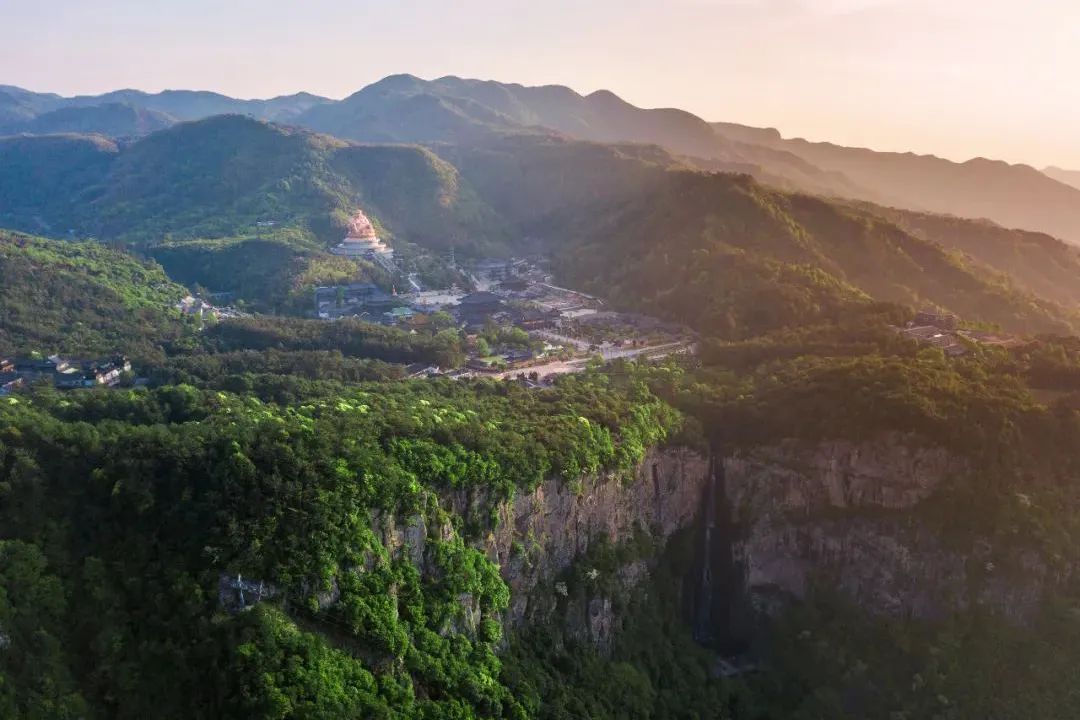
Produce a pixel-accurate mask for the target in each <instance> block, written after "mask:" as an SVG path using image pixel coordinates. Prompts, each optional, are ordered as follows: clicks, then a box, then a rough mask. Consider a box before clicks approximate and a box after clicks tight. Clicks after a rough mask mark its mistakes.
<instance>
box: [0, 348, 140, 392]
mask: <svg viewBox="0 0 1080 720" xmlns="http://www.w3.org/2000/svg"><path fill="white" fill-rule="evenodd" d="M13 365H14V368H15V371H14V372H15V375H16V376H17V378H18V380H19V382H18V383H15V384H14V385H13V386H12V387H20V386H22V385H23V384H25V383H28V382H35V381H37V380H40V379H41V378H48V379H50V380H52V383H53V385H54V386H55V387H57V388H60V389H63V390H71V389H75V388H90V387H96V386H99V385H103V386H106V387H112V386H115V385H117V384H119V383H120V379H121V377H122V376H123V374H124V373H127V372H131V362H130V361H129V360H128V359H127V358H126V357H124V356H123V355H117V356H115V357H112V358H109V359H107V360H84V361H71V360H65V359H63V358H61V357H60V356H58V355H52V356H50V357H48V358H46V359H44V360H42V359H39V358H28V359H20V360H16V361H14V363H13ZM2 377H8V376H7V375H4V376H2Z"/></svg>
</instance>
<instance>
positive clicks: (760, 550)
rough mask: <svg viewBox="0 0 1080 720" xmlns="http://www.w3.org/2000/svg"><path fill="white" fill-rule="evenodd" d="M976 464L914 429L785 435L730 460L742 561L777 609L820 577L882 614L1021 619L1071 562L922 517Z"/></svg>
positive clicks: (760, 597) (754, 587) (729, 490)
mask: <svg viewBox="0 0 1080 720" xmlns="http://www.w3.org/2000/svg"><path fill="white" fill-rule="evenodd" d="M971 472H972V468H971V464H970V463H969V462H968V461H967V460H966V459H964V458H963V457H960V456H958V455H955V454H953V453H950V452H949V451H947V450H945V449H943V448H941V447H936V446H934V445H932V444H930V443H927V442H926V441H925V440H922V439H920V438H917V437H915V436H911V435H901V434H886V435H882V436H881V437H879V438H877V439H876V440H874V441H872V442H866V443H859V444H855V443H850V442H825V443H803V442H796V441H788V442H783V443H780V444H777V445H773V446H768V447H760V448H756V449H754V450H752V451H749V452H743V453H739V454H736V455H734V456H732V457H729V458H727V459H726V460H725V461H724V483H725V493H726V497H727V500H728V503H729V504H730V507H731V512H732V514H733V517H734V519H735V521H736V523H737V525H738V528H739V532H738V539H737V540H736V542H735V543H734V545H733V548H732V552H733V555H734V560H735V562H736V564H737V565H739V566H740V567H741V569H742V571H743V577H744V578H745V589H746V591H747V593H748V594H749V596H750V598H751V600H752V602H753V603H754V604H755V606H756V607H757V608H758V609H760V610H763V611H765V612H771V611H774V610H775V609H777V607H778V606H779V605H781V604H783V603H784V602H785V601H787V600H790V599H798V598H802V597H804V596H805V595H806V593H807V592H808V590H809V586H810V584H811V582H813V581H815V580H817V581H820V582H822V583H823V584H825V585H826V586H827V587H829V588H830V589H832V590H836V591H839V592H840V593H842V594H843V595H845V596H847V597H849V598H850V599H853V600H854V601H856V602H858V603H859V604H860V605H862V606H864V607H866V608H868V609H870V610H871V611H874V612H880V613H886V614H893V615H903V616H913V617H920V618H937V617H942V616H944V615H946V614H948V613H951V612H954V611H957V610H962V609H966V608H970V607H972V606H977V605H981V606H986V607H989V608H992V609H993V610H995V611H997V612H1001V613H1003V614H1005V615H1006V616H1009V617H1011V618H1012V619H1014V620H1015V621H1017V622H1024V621H1026V620H1027V619H1029V618H1030V617H1031V616H1032V615H1033V613H1034V612H1035V611H1036V610H1037V608H1038V604H1039V602H1040V601H1041V599H1042V597H1043V594H1044V592H1045V591H1046V590H1047V589H1048V588H1049V587H1052V586H1054V585H1057V584H1059V583H1061V582H1063V581H1064V580H1065V579H1066V578H1067V577H1068V575H1069V574H1070V571H1069V569H1068V568H1060V567H1054V566H1053V565H1052V564H1051V563H1049V562H1048V561H1047V560H1046V559H1045V558H1043V557H1042V556H1041V555H1040V554H1039V553H1038V552H1036V551H1035V550H1034V549H1031V548H1024V547H1020V546H1016V545H1012V544H1010V545H1009V546H1003V545H1001V544H1000V543H995V542H994V541H992V540H991V539H989V538H986V537H979V536H964V535H963V534H953V535H951V536H950V537H949V538H948V539H947V540H946V539H945V538H944V537H943V533H942V532H941V528H940V526H939V525H936V524H935V523H932V522H926V516H925V514H924V513H923V512H922V509H923V508H924V507H925V505H922V503H924V502H926V501H928V502H933V496H934V493H935V491H937V490H940V489H942V488H943V487H945V486H946V484H947V483H948V482H949V481H950V480H955V479H959V478H962V477H964V476H966V475H968V474H969V473H971Z"/></svg>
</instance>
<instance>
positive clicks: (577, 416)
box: [0, 376, 680, 718]
mask: <svg viewBox="0 0 1080 720" xmlns="http://www.w3.org/2000/svg"><path fill="white" fill-rule="evenodd" d="M679 424H680V419H679V416H678V414H677V413H675V412H674V411H672V410H671V409H670V408H668V407H667V406H666V405H664V404H663V403H661V402H659V401H658V400H657V399H655V398H654V397H652V396H650V395H649V394H648V392H647V391H646V390H644V388H642V387H641V386H640V385H639V384H627V383H624V382H621V381H618V380H617V379H611V378H607V377H605V376H590V377H581V378H573V379H567V381H566V382H564V383H561V384H560V386H559V387H558V388H557V389H553V390H546V391H542V392H529V391H526V390H524V389H522V388H518V387H516V386H514V385H504V384H496V383H471V384H470V383H460V382H458V383H455V382H450V381H447V382H434V383H432V382H412V383H387V384H373V385H364V386H361V387H359V388H352V389H348V390H342V391H341V392H339V393H337V394H336V395H334V396H332V397H324V398H312V399H309V400H307V401H305V402H303V403H302V404H299V405H292V406H279V405H275V404H269V403H263V402H260V401H258V400H256V399H254V398H252V397H241V396H236V395H231V394H228V393H224V392H219V391H202V390H198V389H196V388H194V387H191V386H183V385H180V386H168V387H163V388H160V389H158V390H155V391H114V392H87V393H78V394H69V395H56V394H53V393H45V392H42V393H37V394H34V395H29V396H20V397H18V398H12V399H8V400H5V401H4V402H3V403H0V427H2V428H3V429H2V431H0V518H2V521H3V522H2V527H3V532H2V536H0V537H2V538H3V539H4V540H3V543H2V544H0V590H2V591H3V592H0V631H2V632H3V633H4V637H5V638H9V639H10V640H11V641H12V644H11V645H10V646H9V645H6V644H5V646H4V647H2V648H0V703H3V704H2V705H0V708H5V709H8V708H14V711H13V712H12V713H10V714H11V716H13V717H78V716H89V717H112V718H129V717H130V718H142V717H147V716H148V715H153V716H154V717H161V718H170V717H177V718H180V717H183V718H190V717H238V718H239V717H245V718H247V717H266V718H271V717H274V718H286V717H290V718H300V717H326V718H330V717H335V718H336V717H387V718H392V717H403V718H404V717H425V718H452V717H453V718H457V717H489V718H502V717H511V718H518V717H522V718H523V717H528V713H527V710H526V708H524V707H523V706H522V705H521V703H520V701H519V699H518V698H517V697H515V695H514V694H513V693H512V692H511V691H510V689H509V688H508V687H507V686H506V685H505V684H504V683H503V681H502V680H501V670H500V667H501V662H500V660H499V659H498V657H497V656H496V654H495V648H496V645H497V643H498V642H499V641H500V638H501V635H502V631H501V628H500V623H499V614H498V613H499V611H500V610H501V609H502V608H504V607H505V606H506V603H507V602H508V598H509V596H508V590H507V588H506V586H505V585H504V584H503V581H502V580H501V579H500V577H499V573H498V568H497V567H496V566H495V565H494V564H492V562H491V561H490V560H489V559H488V558H487V557H486V556H485V555H484V554H483V553H482V552H480V551H479V550H477V549H475V547H474V546H473V545H472V544H471V543H472V541H474V540H477V539H479V538H480V537H482V534H483V532H484V529H483V528H484V527H485V526H487V525H488V524H489V523H490V522H492V521H493V515H492V514H491V513H490V512H487V511H483V510H481V512H480V513H479V515H477V516H476V517H471V516H463V515H459V514H456V513H455V512H454V511H453V509H452V502H451V499H452V497H453V495H454V494H455V493H467V494H471V495H475V496H476V497H477V498H482V497H487V498H489V499H488V500H487V502H488V503H494V502H496V501H498V500H499V499H501V498H507V497H509V496H511V495H512V494H513V493H515V492H516V491H518V490H519V489H528V488H530V487H533V486H535V485H536V484H537V483H539V482H541V481H542V480H543V479H545V478H547V477H552V476H555V477H562V478H565V479H568V480H569V479H575V478H578V477H579V476H580V475H582V474H584V473H595V472H598V471H600V470H602V469H604V468H608V469H611V470H613V471H628V470H630V469H632V468H633V467H635V466H636V464H637V463H638V462H640V460H641V459H642V457H643V455H644V452H645V449H646V448H647V447H649V446H652V445H654V444H656V443H658V442H662V441H663V440H664V438H665V437H666V436H667V435H668V434H670V433H673V432H675V431H676V430H677V429H678V427H679ZM481 507H483V506H481ZM394 518H397V519H398V521H399V522H400V523H401V524H402V526H406V525H412V524H417V523H418V525H417V526H418V527H419V528H420V530H419V532H420V533H422V536H423V535H426V542H425V545H426V550H425V551H424V552H423V555H422V557H416V556H414V555H413V554H411V552H410V550H409V548H408V547H401V546H400V545H399V544H397V543H396V542H395V541H394V540H393V533H392V532H390V531H391V530H392V526H393V524H394V522H395V521H394ZM388 532H390V534H387V533H388ZM466 541H468V542H466ZM238 575H241V576H242V577H243V578H245V579H247V580H248V581H249V582H251V583H254V585H249V586H248V587H247V590H246V593H247V596H248V602H254V601H256V600H257V599H258V598H259V591H258V589H257V588H259V587H260V586H261V587H263V588H264V589H266V591H267V594H269V595H270V596H271V597H269V598H267V599H265V600H264V601H263V602H262V603H260V604H259V605H258V607H257V608H255V609H253V610H250V611H248V612H243V613H239V614H230V613H228V612H226V611H225V607H224V606H223V605H222V602H221V600H219V593H224V594H225V595H226V596H228V595H229V594H230V593H233V594H235V592H234V591H232V590H229V589H228V582H229V579H230V578H236V577H237V576H238ZM32 583H38V584H40V585H41V587H42V589H41V591H40V593H38V594H40V595H42V598H43V602H37V601H35V600H34V597H36V595H31V596H27V595H24V594H23V593H24V592H25V591H26V589H27V588H31V587H35V585H33V584H32ZM16 584H17V585H18V586H19V587H21V588H22V590H21V591H20V592H19V593H9V594H7V595H5V592H7V591H8V589H9V588H11V587H13V586H15V585H16ZM34 592H35V593H37V592H38V591H37V590H35V591H34ZM31 637H36V638H39V640H37V641H35V642H33V643H31V642H29V638H31ZM50 638H52V639H50ZM31 649H33V653H34V654H32V655H31V654H28V653H29V652H30V651H31ZM31 679H32V680H31Z"/></svg>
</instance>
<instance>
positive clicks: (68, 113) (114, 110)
mask: <svg viewBox="0 0 1080 720" xmlns="http://www.w3.org/2000/svg"><path fill="white" fill-rule="evenodd" d="M175 122H176V119H175V118H173V117H172V116H170V115H167V114H165V113H163V112H160V111H158V110H149V109H146V108H141V107H137V106H133V105H125V104H123V103H105V104H102V105H90V106H87V107H64V108H59V109H57V110H51V111H49V112H46V113H42V114H41V115H37V116H35V117H33V118H28V119H24V120H23V121H22V122H11V123H7V124H0V130H3V131H4V132H7V133H12V134H14V133H29V134H32V135H53V134H58V133H95V134H100V135H106V136H109V137H116V138H124V137H136V136H141V135H149V134H150V133H152V132H156V131H158V130H163V129H165V128H167V127H169V126H170V125H172V124H174V123H175Z"/></svg>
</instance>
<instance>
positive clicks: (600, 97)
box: [0, 75, 1080, 242]
mask: <svg viewBox="0 0 1080 720" xmlns="http://www.w3.org/2000/svg"><path fill="white" fill-rule="evenodd" d="M226 113H230V114H231V113H236V114H245V115H250V116H252V117H255V118H258V119H262V120H270V121H274V122H279V123H285V124H293V125H300V126H304V127H308V128H311V129H313V130H317V131H319V132H324V133H328V134H331V135H335V136H338V137H341V138H345V139H350V140H356V141H361V142H377V143H395V142H400V143H424V144H433V143H456V144H460V143H465V144H469V143H474V144H475V143H479V142H483V141H485V140H486V139H489V138H492V137H497V136H500V135H507V134H521V133H527V134H550V133H558V134H562V135H565V136H568V137H571V138H575V139H580V140H589V141H594V142H603V143H623V142H629V143H647V144H655V145H659V146H661V147H663V148H665V149H666V150H667V151H669V152H670V153H672V154H674V155H677V156H681V157H683V158H685V159H686V160H685V161H686V162H688V163H690V164H693V165H694V166H696V167H699V168H701V169H707V170H721V171H729V172H746V173H750V174H752V175H754V176H755V177H757V178H758V179H759V180H762V181H764V182H766V183H768V184H771V185H774V186H778V187H781V188H784V189H788V190H801V191H806V192H811V193H815V194H821V195H826V196H836V197H845V198H853V199H859V200H868V201H871V202H875V203H878V204H883V205H891V206H896V207H899V208H905V209H910V210H916V211H927V212H936V213H948V214H954V215H958V216H961V217H971V218H987V219H990V220H993V221H994V222H996V223H999V224H1001V225H1004V226H1006V227H1009V228H1012V227H1018V228H1024V229H1029V230H1038V231H1042V232H1047V233H1050V234H1052V235H1055V236H1057V237H1061V238H1064V239H1067V240H1070V241H1073V242H1080V188H1078V187H1077V185H1080V179H1078V178H1077V175H1076V174H1075V173H1073V174H1070V173H1069V172H1068V171H1062V170H1056V169H1052V168H1051V169H1047V171H1046V172H1045V173H1040V172H1038V171H1037V170H1035V169H1034V168H1031V167H1029V166H1026V165H1009V164H1007V163H1003V162H995V161H991V160H985V159H981V158H979V159H973V160H970V161H968V162H965V163H955V162H951V161H949V160H944V159H941V158H937V157H933V156H918V155H913V154H910V153H905V154H901V153H885V152H876V151H872V150H865V149H859V148H847V147H843V146H838V145H832V144H829V143H810V142H807V141H804V140H789V139H784V138H782V137H781V136H780V133H779V132H777V131H775V130H768V129H759V128H749V127H745V126H740V125H735V124H730V123H712V124H710V123H708V122H706V121H705V120H703V119H701V118H699V117H697V116H695V115H692V114H690V113H687V112H684V111H681V110H677V109H651V110H647V109H641V108H637V107H635V106H633V105H630V104H629V103H627V102H625V101H623V100H622V99H620V98H619V97H618V96H616V95H614V94H612V93H610V92H607V91H598V92H595V93H592V94H590V95H587V96H583V95H580V94H578V93H576V92H574V91H573V90H571V89H569V88H565V87H559V86H545V87H525V86H522V85H517V84H506V83H498V82H492V81H479V80H468V79H462V78H457V77H445V78H441V79H438V80H434V81H426V80H422V79H420V78H416V77H413V76H410V75H395V76H390V77H388V78H385V79H383V80H381V81H379V82H377V83H374V84H372V85H369V86H367V87H365V88H363V89H362V90H360V91H359V92H357V93H355V94H353V95H351V96H349V97H347V98H345V99H343V100H340V101H334V100H330V99H327V98H322V97H318V96H315V95H310V94H307V93H298V94H295V95H289V96H283V97H278V98H273V99H269V100H238V99H235V98H230V97H227V96H224V95H220V94H217V93H210V92H195V91H173V90H170V91H164V92H161V93H156V94H149V93H143V92H139V91H135V90H120V91H116V92H111V93H107V94H104V95H99V96H81V97H74V98H62V97H59V96H57V95H52V94H41V93H33V92H30V91H27V90H23V89H20V88H14V87H11V86H0V133H5V134H18V133H31V134H47V133H100V134H104V135H107V136H110V137H117V138H130V137H134V136H140V135H144V134H147V133H149V132H153V131H154V130H157V129H160V128H162V127H164V126H167V125H169V124H172V123H174V122H177V121H183V120H195V119H201V118H205V117H208V116H211V115H218V114H226Z"/></svg>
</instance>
